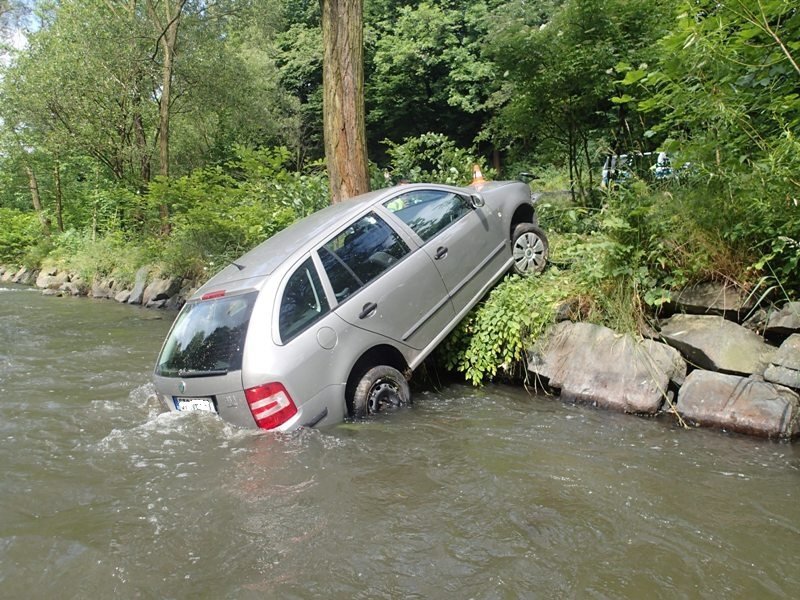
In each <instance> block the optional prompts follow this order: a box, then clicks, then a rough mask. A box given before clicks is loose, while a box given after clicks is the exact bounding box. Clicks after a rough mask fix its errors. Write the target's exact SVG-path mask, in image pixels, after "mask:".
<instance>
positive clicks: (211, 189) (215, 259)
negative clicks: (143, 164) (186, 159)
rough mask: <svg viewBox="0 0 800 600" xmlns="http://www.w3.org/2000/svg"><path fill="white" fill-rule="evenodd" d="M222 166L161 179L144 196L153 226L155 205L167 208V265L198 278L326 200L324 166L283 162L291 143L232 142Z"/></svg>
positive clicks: (162, 251) (162, 257) (163, 251)
mask: <svg viewBox="0 0 800 600" xmlns="http://www.w3.org/2000/svg"><path fill="white" fill-rule="evenodd" d="M234 152H235V154H236V158H234V159H233V160H231V161H229V162H228V163H227V164H226V165H225V167H224V168H223V167H206V168H203V169H197V170H195V171H193V172H192V173H190V174H189V175H185V176H183V177H180V178H177V179H168V180H165V179H158V180H156V181H154V182H153V184H152V185H151V186H150V189H149V191H148V193H147V196H146V198H145V203H146V205H147V206H148V207H149V214H150V215H152V217H151V218H152V221H151V222H152V227H156V226H157V224H158V221H157V207H159V206H161V205H162V204H164V205H166V206H167V207H168V208H169V211H170V225H171V233H170V235H169V236H168V237H167V238H165V239H163V240H162V241H161V242H160V248H161V249H160V251H159V258H160V260H161V261H162V262H163V264H164V269H165V271H166V272H168V273H171V274H177V275H189V276H192V277H196V278H200V277H204V276H207V275H209V274H211V273H213V272H214V271H216V270H219V269H221V268H222V267H224V266H225V265H226V264H227V263H228V262H230V261H231V260H234V259H235V258H236V257H238V256H240V255H241V254H243V253H244V252H246V251H247V250H249V249H250V248H252V247H253V246H255V245H257V244H259V243H260V242H262V241H264V240H265V239H267V238H268V237H270V236H271V235H273V234H275V233H276V232H278V231H280V230H281V229H283V228H284V227H286V226H287V225H289V224H290V223H291V222H293V221H294V220H296V219H298V218H300V217H303V216H306V215H307V214H310V213H311V212H314V211H315V210H318V209H319V208H321V207H322V206H325V205H327V204H328V192H327V183H326V180H325V178H324V176H323V175H322V174H321V173H319V172H316V173H315V172H311V173H308V174H306V173H297V172H292V171H289V170H287V169H286V167H285V165H286V163H287V162H288V161H289V159H290V158H291V155H290V152H289V151H288V150H287V149H286V148H272V149H260V150H254V149H250V148H246V147H243V146H237V147H235V148H234Z"/></svg>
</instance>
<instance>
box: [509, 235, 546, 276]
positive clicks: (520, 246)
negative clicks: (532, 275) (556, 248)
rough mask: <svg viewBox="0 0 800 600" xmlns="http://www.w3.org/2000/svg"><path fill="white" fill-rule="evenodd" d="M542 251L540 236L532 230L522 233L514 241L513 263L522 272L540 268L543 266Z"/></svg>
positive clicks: (543, 251)
mask: <svg viewBox="0 0 800 600" xmlns="http://www.w3.org/2000/svg"><path fill="white" fill-rule="evenodd" d="M544 253H545V247H544V242H543V241H542V238H540V237H539V236H538V235H536V234H535V233H533V232H527V233H523V234H522V235H521V236H519V237H518V238H517V241H516V242H514V249H513V256H514V264H515V265H516V267H517V269H518V270H519V271H521V272H523V273H527V272H529V271H539V270H541V268H542V267H543V266H544Z"/></svg>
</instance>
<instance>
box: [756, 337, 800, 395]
mask: <svg viewBox="0 0 800 600" xmlns="http://www.w3.org/2000/svg"><path fill="white" fill-rule="evenodd" d="M764 379H766V380H767V381H771V382H772V383H778V384H780V385H785V386H786V387H790V388H795V389H800V334H798V333H795V334H793V335H790V336H789V337H788V338H786V340H785V341H784V342H783V344H781V347H780V348H779V349H778V351H777V352H776V353H775V355H774V356H773V357H772V360H771V362H770V365H769V367H767V370H766V371H764Z"/></svg>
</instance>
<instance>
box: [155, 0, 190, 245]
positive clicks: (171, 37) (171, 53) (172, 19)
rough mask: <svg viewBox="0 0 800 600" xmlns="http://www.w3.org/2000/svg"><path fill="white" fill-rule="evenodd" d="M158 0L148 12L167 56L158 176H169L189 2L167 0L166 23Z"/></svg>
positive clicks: (164, 220) (165, 223) (164, 214)
mask: <svg viewBox="0 0 800 600" xmlns="http://www.w3.org/2000/svg"><path fill="white" fill-rule="evenodd" d="M155 2H156V0H148V1H147V12H148V14H149V15H150V19H151V20H152V21H153V24H154V25H155V26H156V31H157V32H158V34H159V37H158V44H159V45H160V46H161V52H162V54H163V58H162V61H163V62H162V64H161V98H160V100H159V102H158V163H159V166H158V174H159V175H161V176H163V177H169V118H170V102H171V98H172V70H173V64H174V61H175V45H176V44H177V41H178V25H179V23H180V18H181V13H182V12H183V7H184V5H185V4H186V0H175V2H174V4H173V3H171V2H169V1H168V0H164V17H165V20H164V21H162V20H161V18H159V16H158V13H157V12H156V6H155ZM159 213H160V215H161V233H163V234H167V233H169V209H168V208H167V205H166V204H162V205H161V206H160V207H159Z"/></svg>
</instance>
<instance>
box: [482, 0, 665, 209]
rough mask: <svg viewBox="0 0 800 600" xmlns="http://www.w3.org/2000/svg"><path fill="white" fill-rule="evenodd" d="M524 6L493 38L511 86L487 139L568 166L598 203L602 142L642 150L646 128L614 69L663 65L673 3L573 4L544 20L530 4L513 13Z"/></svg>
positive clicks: (614, 0)
mask: <svg viewBox="0 0 800 600" xmlns="http://www.w3.org/2000/svg"><path fill="white" fill-rule="evenodd" d="M518 4H519V5H521V6H522V7H521V9H520V10H519V11H514V10H512V11H505V12H504V13H502V14H503V16H502V17H500V18H498V19H497V21H496V23H495V25H494V29H495V31H493V34H492V35H491V36H490V37H489V38H488V39H487V51H488V52H489V54H490V56H491V57H492V58H493V59H494V61H495V63H496V65H497V71H496V72H497V73H502V74H503V79H502V85H501V86H500V88H499V89H498V90H497V91H495V93H494V95H493V97H492V100H491V105H492V106H495V107H497V108H496V111H495V112H494V114H493V116H492V119H491V120H490V122H489V123H488V124H487V126H486V127H485V129H484V134H483V135H484V137H485V138H487V139H491V140H493V141H494V142H495V145H496V146H505V147H507V148H508V149H509V151H510V153H511V154H512V156H515V157H517V156H529V155H531V154H532V153H533V152H536V153H537V155H538V157H540V159H541V156H542V155H544V157H545V160H546V161H549V162H554V163H555V162H558V163H561V164H564V165H565V166H566V168H567V169H568V171H569V175H570V179H571V181H572V184H573V186H574V187H573V189H574V191H575V192H576V193H577V194H578V195H579V196H582V197H584V196H585V197H590V196H591V194H592V189H593V187H594V183H595V182H594V181H593V176H594V173H593V168H594V166H595V156H594V154H595V153H594V151H593V145H594V142H596V141H597V140H599V139H602V138H605V139H610V140H612V142H611V143H612V145H613V146H614V148H616V149H620V148H624V149H631V150H632V149H635V147H638V146H639V145H640V140H639V136H640V134H641V131H642V129H641V123H642V121H641V119H640V118H638V116H637V115H635V114H632V113H631V112H630V110H628V109H627V108H626V104H627V102H628V98H629V96H625V94H624V93H623V92H621V91H619V90H617V84H616V78H615V77H614V66H615V65H617V64H618V63H620V62H621V61H622V60H625V61H627V62H629V63H631V64H635V65H644V64H648V63H651V62H652V61H654V60H655V59H656V56H657V55H656V52H655V49H654V45H653V44H652V40H653V39H657V38H658V37H659V36H661V35H663V33H665V32H666V31H667V27H668V24H669V23H670V22H671V17H672V7H673V5H674V3H673V2H657V3H653V2H651V1H649V0H634V1H631V0H601V1H598V0H567V1H566V2H563V3H558V6H557V7H555V8H553V9H552V12H550V13H549V14H545V15H540V14H536V13H533V12H531V11H527V10H524V9H525V8H526V5H527V4H528V3H525V2H519V3H515V2H510V3H509V6H511V7H514V6H517V5H518ZM615 96H616V97H617V99H616V101H614V100H612V99H611V98H612V97H615ZM623 100H624V101H623Z"/></svg>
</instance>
